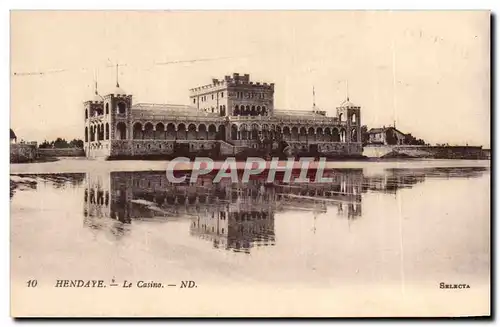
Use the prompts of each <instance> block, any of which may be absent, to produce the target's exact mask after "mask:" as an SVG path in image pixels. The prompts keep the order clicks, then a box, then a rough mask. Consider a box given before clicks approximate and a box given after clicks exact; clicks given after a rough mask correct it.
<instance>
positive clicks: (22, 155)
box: [10, 143, 38, 163]
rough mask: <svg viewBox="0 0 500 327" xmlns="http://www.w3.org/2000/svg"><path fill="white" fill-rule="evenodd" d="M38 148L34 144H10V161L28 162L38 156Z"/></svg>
mask: <svg viewBox="0 0 500 327" xmlns="http://www.w3.org/2000/svg"><path fill="white" fill-rule="evenodd" d="M37 150H38V148H37V145H36V143H35V144H11V145H10V162H11V163H20V162H30V161H33V160H35V159H36V158H37V157H38V151H37Z"/></svg>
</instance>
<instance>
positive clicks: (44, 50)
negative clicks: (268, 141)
mask: <svg viewBox="0 0 500 327" xmlns="http://www.w3.org/2000/svg"><path fill="white" fill-rule="evenodd" d="M165 62H168V63H169V64H162V63H165ZM117 63H118V64H119V65H120V69H119V83H120V86H121V87H122V88H123V89H124V90H125V91H126V92H128V93H129V94H132V95H133V102H134V103H137V102H150V103H175V104H188V103H189V101H188V100H189V98H188V96H189V94H188V90H189V88H192V87H195V86H199V85H204V84H209V83H210V82H211V80H212V78H223V77H224V75H230V74H232V73H235V72H237V73H240V74H250V79H251V80H253V81H260V82H268V83H275V97H274V101H275V103H274V106H275V108H277V109H290V110H294V109H298V110H309V109H311V108H312V103H313V95H312V93H313V92H312V89H313V87H314V89H315V95H316V106H317V107H320V108H321V109H322V110H326V111H327V113H328V114H329V115H334V114H335V108H336V107H337V106H338V105H339V104H340V103H341V102H342V101H343V100H345V98H346V95H347V93H348V95H349V98H350V100H351V102H353V103H355V104H357V105H359V106H361V122H362V124H364V125H367V126H368V128H372V127H382V126H389V125H391V126H392V125H393V124H394V123H395V124H396V127H397V128H398V129H399V130H401V131H402V132H404V133H412V135H413V136H415V137H417V138H422V139H424V140H425V141H427V142H429V143H431V144H436V143H449V144H450V145H455V144H456V145H458V144H461V145H462V144H468V145H482V146H484V147H487V148H489V147H490V119H491V117H490V112H491V109H490V15H489V12H486V11H421V12H419V11H400V12H398V11H392V12H391V11H267V12H265V11H246V12H243V11H232V12H231V11H185V12H181V11H175V12H170V11H142V12H138V11H46V12H45V11H12V12H11V101H10V106H11V107H10V111H11V117H10V118H11V128H13V129H14V131H15V133H16V134H17V136H18V139H24V140H27V141H38V142H41V141H43V140H45V139H47V140H52V139H55V138H56V137H63V138H66V139H73V138H80V139H83V135H84V134H83V132H84V111H83V102H84V101H85V100H86V99H90V98H91V97H92V95H93V92H94V81H95V80H96V79H97V81H98V91H99V93H100V94H106V93H108V92H109V91H110V90H112V89H113V87H114V86H115V83H116V77H115V75H116V69H115V65H116V64H117ZM39 73H43V74H39ZM96 76H97V77H96ZM346 81H348V83H346ZM347 84H348V88H347ZM347 89H348V91H347Z"/></svg>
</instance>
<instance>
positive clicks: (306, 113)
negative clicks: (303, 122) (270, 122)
mask: <svg viewBox="0 0 500 327" xmlns="http://www.w3.org/2000/svg"><path fill="white" fill-rule="evenodd" d="M274 116H277V117H282V116H297V117H308V118H314V117H325V116H324V115H322V114H320V113H319V112H318V110H316V111H312V110H287V109H274Z"/></svg>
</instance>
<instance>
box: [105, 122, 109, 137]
mask: <svg viewBox="0 0 500 327" xmlns="http://www.w3.org/2000/svg"><path fill="white" fill-rule="evenodd" d="M106 140H109V124H108V123H106Z"/></svg>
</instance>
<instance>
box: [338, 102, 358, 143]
mask: <svg viewBox="0 0 500 327" xmlns="http://www.w3.org/2000/svg"><path fill="white" fill-rule="evenodd" d="M337 119H338V121H339V124H340V126H341V131H342V132H341V133H340V138H341V141H343V142H347V143H359V144H361V107H359V106H357V105H355V104H353V103H352V102H350V101H349V97H347V98H346V100H345V101H344V102H342V103H341V104H340V106H339V107H337Z"/></svg>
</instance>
